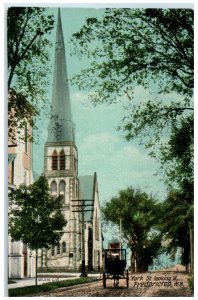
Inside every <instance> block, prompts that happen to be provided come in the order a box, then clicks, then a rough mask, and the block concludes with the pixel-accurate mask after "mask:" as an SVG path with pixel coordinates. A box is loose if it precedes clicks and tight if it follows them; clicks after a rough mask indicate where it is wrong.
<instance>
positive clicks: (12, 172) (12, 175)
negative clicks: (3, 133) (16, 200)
mask: <svg viewBox="0 0 198 300" xmlns="http://www.w3.org/2000/svg"><path fill="white" fill-rule="evenodd" d="M11 184H14V159H13V161H12V166H11Z"/></svg>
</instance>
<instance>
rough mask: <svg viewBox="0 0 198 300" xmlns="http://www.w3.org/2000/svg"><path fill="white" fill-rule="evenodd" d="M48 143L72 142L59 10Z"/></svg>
mask: <svg viewBox="0 0 198 300" xmlns="http://www.w3.org/2000/svg"><path fill="white" fill-rule="evenodd" d="M47 141H48V142H56V141H68V142H74V125H73V122H72V113H71V103H70V95H69V85H68V75H67V68H66V56H65V45H64V38H63V31H62V23H61V14H60V8H58V17H57V25H56V42H55V57H54V78H53V89H52V108H51V117H50V123H49V126H48V139H47Z"/></svg>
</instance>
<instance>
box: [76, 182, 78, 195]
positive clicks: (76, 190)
mask: <svg viewBox="0 0 198 300" xmlns="http://www.w3.org/2000/svg"><path fill="white" fill-rule="evenodd" d="M76 199H78V183H77V182H76Z"/></svg>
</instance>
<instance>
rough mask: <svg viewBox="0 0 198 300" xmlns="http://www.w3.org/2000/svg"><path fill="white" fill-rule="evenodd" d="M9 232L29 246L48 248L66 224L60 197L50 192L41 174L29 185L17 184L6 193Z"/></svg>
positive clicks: (59, 235)
mask: <svg viewBox="0 0 198 300" xmlns="http://www.w3.org/2000/svg"><path fill="white" fill-rule="evenodd" d="M9 208H10V212H9V224H8V225H9V227H8V232H9V234H10V236H11V238H12V239H13V240H15V241H19V240H21V241H22V242H23V243H24V244H27V245H28V247H29V248H30V249H39V248H49V247H50V246H51V245H54V244H57V243H58V241H59V240H60V238H61V236H62V229H63V227H64V226H65V225H66V221H65V219H64V216H63V214H62V213H61V199H60V198H54V197H52V196H50V191H49V186H48V182H47V180H46V178H45V177H44V176H41V177H39V179H38V180H37V181H35V182H34V183H33V184H32V185H30V186H26V185H24V184H22V185H20V186H19V188H17V189H16V190H13V191H12V192H11V193H10V194H9Z"/></svg>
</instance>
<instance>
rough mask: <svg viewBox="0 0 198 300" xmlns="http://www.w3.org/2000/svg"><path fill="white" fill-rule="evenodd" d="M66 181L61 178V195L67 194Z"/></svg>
mask: <svg viewBox="0 0 198 300" xmlns="http://www.w3.org/2000/svg"><path fill="white" fill-rule="evenodd" d="M65 185H66V184H65V181H64V180H61V182H60V184H59V194H60V195H64V194H65Z"/></svg>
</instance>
